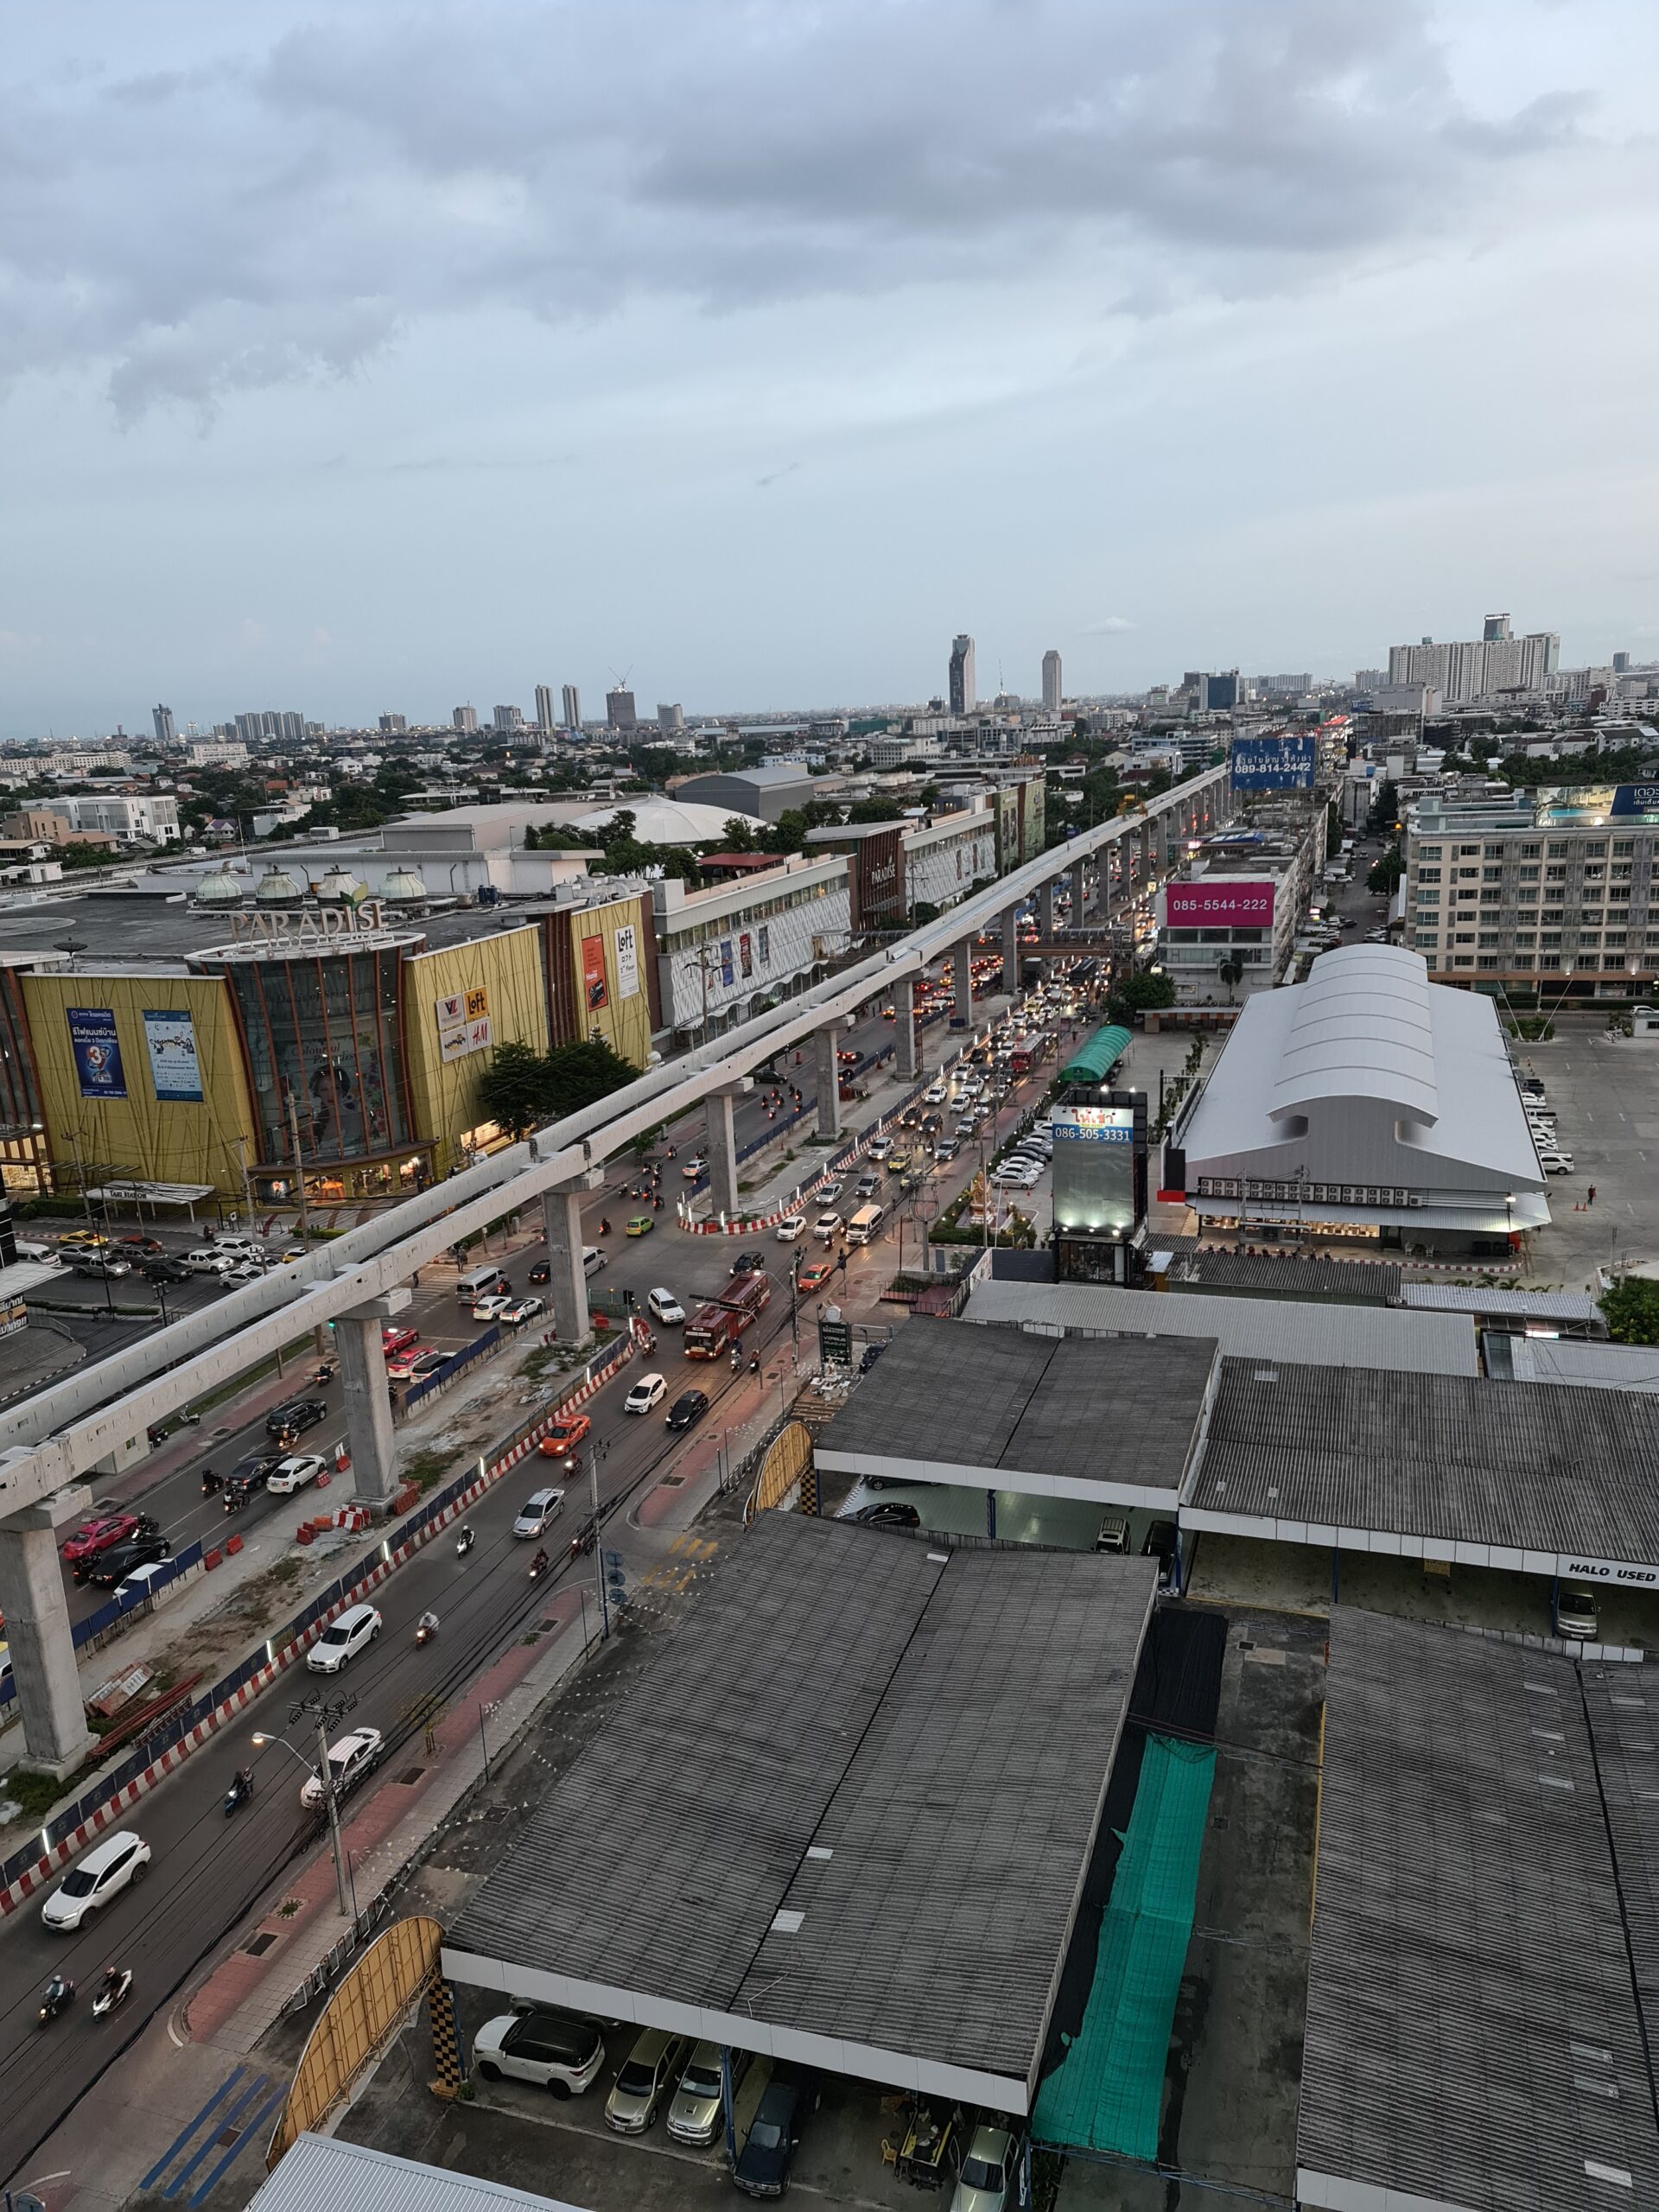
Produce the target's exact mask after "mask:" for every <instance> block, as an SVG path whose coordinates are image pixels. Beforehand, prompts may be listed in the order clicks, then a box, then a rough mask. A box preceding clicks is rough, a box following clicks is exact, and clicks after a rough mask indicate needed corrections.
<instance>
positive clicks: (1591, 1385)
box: [1488, 1337, 1659, 1390]
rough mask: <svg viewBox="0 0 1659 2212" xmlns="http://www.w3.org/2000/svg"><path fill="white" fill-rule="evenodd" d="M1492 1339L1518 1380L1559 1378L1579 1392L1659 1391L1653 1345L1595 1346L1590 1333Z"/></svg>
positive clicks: (1657, 1357) (1658, 1367) (1657, 1360)
mask: <svg viewBox="0 0 1659 2212" xmlns="http://www.w3.org/2000/svg"><path fill="white" fill-rule="evenodd" d="M1488 1342H1489V1343H1491V1344H1492V1345H1493V1347H1494V1349H1497V1348H1498V1347H1500V1346H1501V1348H1502V1349H1503V1351H1505V1352H1506V1353H1507V1355H1508V1357H1509V1362H1510V1376H1511V1379H1512V1380H1514V1381H1515V1382H1516V1383H1566V1384H1567V1385H1568V1386H1570V1387H1572V1388H1574V1389H1581V1390H1582V1389H1588V1390H1659V1351H1656V1350H1655V1349H1654V1348H1652V1347H1651V1346H1649V1345H1646V1344H1597V1343H1593V1342H1592V1340H1591V1339H1590V1338H1587V1337H1503V1338H1489V1339H1488Z"/></svg>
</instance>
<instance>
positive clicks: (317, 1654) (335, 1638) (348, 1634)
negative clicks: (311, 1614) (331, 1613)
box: [305, 1605, 380, 1675]
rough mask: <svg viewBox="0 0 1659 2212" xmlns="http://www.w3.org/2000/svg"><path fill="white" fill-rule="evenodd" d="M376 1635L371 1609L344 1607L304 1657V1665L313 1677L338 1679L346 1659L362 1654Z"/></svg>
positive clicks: (377, 1627)
mask: <svg viewBox="0 0 1659 2212" xmlns="http://www.w3.org/2000/svg"><path fill="white" fill-rule="evenodd" d="M379 1633H380V1616H379V1614H378V1612H377V1611H375V1609H374V1607H373V1606H372V1605H347V1606H346V1610H345V1611H344V1612H343V1613H341V1614H340V1617H339V1618H338V1619H337V1620H332V1621H330V1622H329V1624H328V1625H327V1628H326V1629H324V1630H323V1631H322V1634H321V1636H320V1637H318V1638H317V1640H316V1642H315V1643H314V1644H313V1645H312V1647H311V1649H309V1650H308V1652H307V1653H306V1655H305V1663H306V1665H307V1666H308V1668H309V1669H311V1671H312V1673H313V1674H314V1675H337V1674H338V1673H339V1672H340V1669H341V1668H342V1667H343V1666H344V1665H345V1664H346V1661H347V1660H348V1659H355V1658H356V1656H357V1655H358V1653H359V1651H365V1650H366V1649H368V1647H369V1645H370V1644H372V1643H373V1642H374V1639H375V1637H377V1636H378V1635H379Z"/></svg>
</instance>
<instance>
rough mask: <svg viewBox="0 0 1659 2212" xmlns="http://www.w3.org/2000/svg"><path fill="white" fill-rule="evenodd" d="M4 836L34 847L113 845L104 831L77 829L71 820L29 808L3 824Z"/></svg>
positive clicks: (0, 826) (0, 830)
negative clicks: (73, 826) (72, 825)
mask: <svg viewBox="0 0 1659 2212" xmlns="http://www.w3.org/2000/svg"><path fill="white" fill-rule="evenodd" d="M0 836H3V837H6V838H10V839H11V840H12V841H13V842H19V843H23V844H31V845H99V846H101V847H103V848H104V849H105V850H107V849H108V848H109V846H110V844H111V842H112V841H111V838H110V836H109V835H108V833H107V832H106V831H105V830H101V829H73V828H72V827H71V825H70V822H69V817H68V816H67V814H64V813H62V812H60V811H54V810H52V809H50V808H48V807H39V806H28V807H23V808H22V809H21V810H19V811H18V812H17V813H16V814H9V815H7V816H6V817H5V818H4V820H3V821H0Z"/></svg>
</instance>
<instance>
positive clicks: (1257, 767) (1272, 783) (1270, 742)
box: [1230, 730, 1318, 791]
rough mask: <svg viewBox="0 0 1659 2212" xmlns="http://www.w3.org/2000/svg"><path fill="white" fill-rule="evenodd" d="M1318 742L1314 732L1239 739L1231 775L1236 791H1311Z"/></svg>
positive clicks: (1306, 731) (1233, 753)
mask: <svg viewBox="0 0 1659 2212" xmlns="http://www.w3.org/2000/svg"><path fill="white" fill-rule="evenodd" d="M1317 750H1318V745H1317V741H1316V739H1315V737H1314V735H1313V731H1312V730H1295V731H1290V730H1287V731H1283V732H1281V734H1280V735H1278V736H1277V737H1236V738H1235V739H1234V740H1233V749H1232V756H1231V765H1230V774H1231V776H1232V779H1233V789H1234V790H1235V791H1312V790H1313V767H1314V756H1315V753H1316V752H1317Z"/></svg>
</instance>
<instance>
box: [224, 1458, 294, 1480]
mask: <svg viewBox="0 0 1659 2212" xmlns="http://www.w3.org/2000/svg"><path fill="white" fill-rule="evenodd" d="M282 1458H283V1455H282V1453H281V1452H244V1453H243V1454H242V1457H241V1458H240V1459H238V1461H237V1463H236V1465H234V1466H233V1467H232V1469H231V1471H230V1473H229V1474H228V1475H226V1478H225V1479H226V1482H231V1483H246V1484H249V1486H250V1487H251V1488H254V1489H263V1488H264V1480H265V1477H266V1476H267V1475H268V1474H270V1473H271V1472H272V1471H273V1470H274V1469H275V1468H277V1466H279V1465H281V1463H282Z"/></svg>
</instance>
